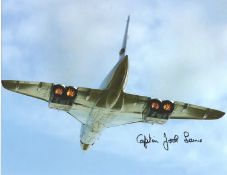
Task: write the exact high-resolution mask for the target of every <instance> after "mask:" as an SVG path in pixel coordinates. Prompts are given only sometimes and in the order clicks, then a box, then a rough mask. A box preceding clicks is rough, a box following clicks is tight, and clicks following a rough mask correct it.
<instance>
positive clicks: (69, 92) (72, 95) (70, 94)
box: [66, 88, 76, 97]
mask: <svg viewBox="0 0 227 175" xmlns="http://www.w3.org/2000/svg"><path fill="white" fill-rule="evenodd" d="M75 94H76V92H75V90H74V89H71V88H69V89H68V90H67V92H66V95H67V96H68V97H74V96H75Z"/></svg>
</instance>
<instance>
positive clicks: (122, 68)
mask: <svg viewBox="0 0 227 175" xmlns="http://www.w3.org/2000/svg"><path fill="white" fill-rule="evenodd" d="M127 75H128V56H127V55H126V56H124V54H122V55H120V60H119V62H118V63H117V64H116V65H115V66H114V68H113V69H112V71H111V72H110V73H109V74H108V75H107V77H106V78H105V79H104V81H103V83H102V84H101V89H103V90H104V92H103V93H102V94H101V95H100V98H98V100H97V102H96V105H95V106H94V107H93V108H92V109H91V111H90V114H89V117H88V120H87V123H86V124H82V126H81V134H80V143H81V148H82V149H83V150H87V149H88V148H89V146H90V145H93V144H94V142H95V140H96V139H97V138H98V136H99V135H100V133H101V131H102V130H103V129H104V128H105V123H106V122H108V121H109V120H111V117H112V115H111V109H112V108H114V106H115V105H116V104H117V103H118V102H119V100H122V98H120V96H121V94H122V93H123V90H124V87H125V83H126V79H127ZM121 105H123V103H121ZM114 109H115V110H121V107H119V106H118V109H116V108H114Z"/></svg>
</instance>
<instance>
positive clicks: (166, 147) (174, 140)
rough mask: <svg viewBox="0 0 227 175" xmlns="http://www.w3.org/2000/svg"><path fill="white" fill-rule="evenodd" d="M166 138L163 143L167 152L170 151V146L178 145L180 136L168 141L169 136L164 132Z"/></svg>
mask: <svg viewBox="0 0 227 175" xmlns="http://www.w3.org/2000/svg"><path fill="white" fill-rule="evenodd" d="M164 138H165V140H164V141H163V147H164V149H165V150H167V151H168V150H169V144H171V143H178V139H179V136H178V135H176V134H175V135H174V137H173V138H172V139H168V138H167V136H166V133H165V132H164Z"/></svg>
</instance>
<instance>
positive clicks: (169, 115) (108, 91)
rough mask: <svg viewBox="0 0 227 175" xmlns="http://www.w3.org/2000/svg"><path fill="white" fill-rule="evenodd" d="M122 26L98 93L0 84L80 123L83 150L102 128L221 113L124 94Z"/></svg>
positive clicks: (30, 84) (125, 66)
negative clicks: (112, 63) (115, 53)
mask: <svg viewBox="0 0 227 175" xmlns="http://www.w3.org/2000/svg"><path fill="white" fill-rule="evenodd" d="M128 25H129V17H128V20H127V24H126V29H125V34H124V39H123V44H122V48H121V49H120V52H119V61H118V62H117V64H116V65H115V66H114V68H113V69H112V70H111V71H110V73H109V74H108V75H107V76H106V78H105V79H104V81H103V82H102V84H101V87H100V88H99V89H91V88H84V87H78V88H75V87H73V86H64V85H61V84H55V83H45V82H33V81H17V80H2V85H3V87H4V88H6V89H8V90H10V91H13V92H16V93H20V94H23V95H27V96H31V97H34V98H38V99H40V100H43V101H45V102H47V103H48V104H49V107H50V108H53V109H57V110H63V111H65V112H67V113H69V114H70V115H71V116H73V117H74V118H76V119H77V120H78V121H79V122H80V123H81V133H80V143H81V147H82V149H83V150H87V149H88V148H89V147H90V146H91V145H93V144H94V143H95V141H96V139H97V138H98V137H99V136H100V134H101V132H102V131H103V129H105V128H109V127H114V126H119V125H125V124H132V123H138V122H143V123H149V124H164V123H166V122H167V120H168V119H197V120H212V119H218V118H220V117H222V116H223V115H224V114H225V113H224V112H221V111H218V110H215V109H210V108H206V107H201V106H197V105H192V104H188V103H184V102H179V101H172V100H161V99H158V98H150V97H147V96H140V95H135V94H129V93H125V92H124V87H125V84H126V79H127V75H128V56H127V55H125V52H126V41H127V33H128Z"/></svg>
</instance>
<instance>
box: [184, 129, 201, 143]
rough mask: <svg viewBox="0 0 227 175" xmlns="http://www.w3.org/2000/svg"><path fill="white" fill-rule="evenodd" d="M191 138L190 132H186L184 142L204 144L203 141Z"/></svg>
mask: <svg viewBox="0 0 227 175" xmlns="http://www.w3.org/2000/svg"><path fill="white" fill-rule="evenodd" d="M188 137H189V132H188V131H184V138H185V139H184V142H185V143H192V142H202V141H203V140H202V139H193V138H188Z"/></svg>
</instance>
